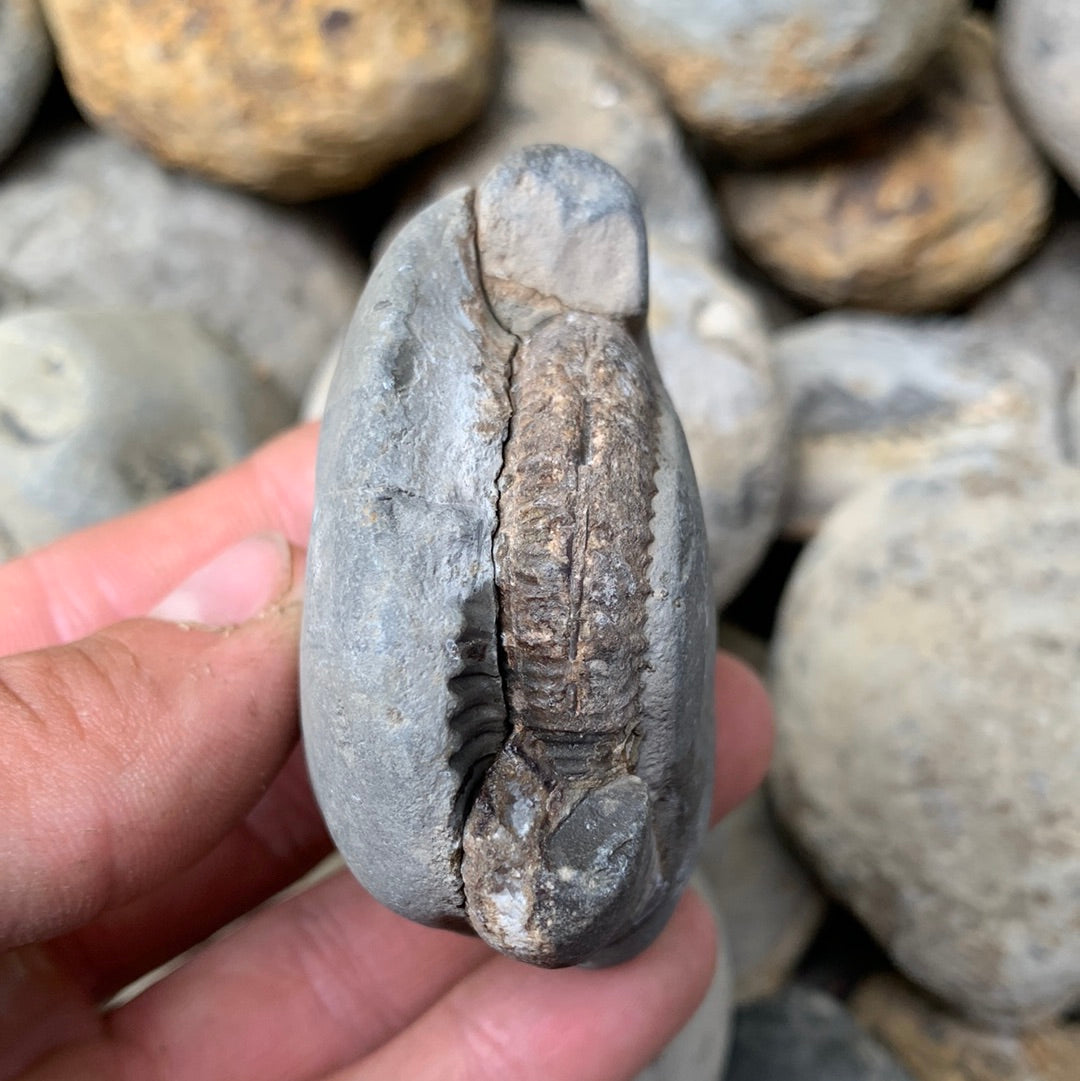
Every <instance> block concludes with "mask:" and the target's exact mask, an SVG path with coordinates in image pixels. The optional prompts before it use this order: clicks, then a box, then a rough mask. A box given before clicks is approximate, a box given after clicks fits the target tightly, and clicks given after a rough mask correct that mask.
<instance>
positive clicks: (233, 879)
mask: <svg viewBox="0 0 1080 1081" xmlns="http://www.w3.org/2000/svg"><path fill="white" fill-rule="evenodd" d="M330 851H331V842H330V837H329V835H328V834H327V832H326V826H325V825H324V824H323V820H322V815H321V814H320V812H319V809H318V807H317V806H316V804H315V797H314V795H313V794H312V792H311V786H310V784H309V782H308V778H307V770H306V768H305V763H304V756H303V752H302V750H301V749H300V748H299V747H297V748H295V749H294V750H293V752H292V754H291V755H290V757H289V760H288V762H287V763H286V764H285V768H284V769H283V770H282V771H281V773H280V774H278V776H277V777H276V778H275V779H274V782H273V784H272V785H271V786H270V789H269V791H268V792H267V793H266V795H265V796H263V798H262V799H261V800H259V802H258V803H257V804H256V805H255V807H254V808H253V809H252V811H251V813H250V814H248V815H247V816H246V817H245V818H244V819H243V821H241V822H240V823H239V824H238V825H236V826H235V827H234V828H233V829H232V830H230V831H229V833H228V834H227V835H226V836H225V837H224V838H223V839H222V840H221V841H220V842H219V843H218V844H217V845H216V846H215V847H214V848H213V849H212V850H211V851H210V852H208V853H207V854H206V855H205V856H203V858H202V859H200V860H199V861H198V862H197V863H195V864H194V865H192V866H191V867H189V868H186V869H185V870H183V871H181V873H180V874H178V875H176V876H174V877H173V878H171V879H169V880H168V881H167V882H165V883H163V884H162V885H161V886H159V887H158V888H157V889H154V890H151V891H150V893H148V894H146V895H144V896H142V897H139V898H137V899H136V900H134V901H131V902H129V903H128V904H126V905H122V906H121V907H120V908H118V909H113V910H110V911H107V912H104V913H102V915H101V916H100V917H98V919H96V920H94V921H93V922H92V923H90V924H88V925H87V926H85V927H80V928H78V929H77V930H76V931H74V932H72V933H71V934H69V935H66V936H64V937H63V938H61V939H57V940H54V941H53V942H50V943H49V950H50V952H51V954H52V956H53V957H54V958H55V959H56V960H57V961H58V962H59V963H60V964H61V965H62V966H63V967H64V969H65V970H66V971H67V972H68V973H70V974H71V976H72V977H73V978H75V979H76V981H77V982H78V984H79V986H80V987H81V988H83V989H84V991H85V992H86V994H87V995H89V997H90V999H91V1001H94V1002H102V1001H104V1000H106V999H108V998H109V997H111V996H112V995H113V994H115V992H116V991H118V990H120V988H122V987H125V986H126V985H127V984H129V983H130V982H131V981H132V980H135V979H137V978H138V977H139V976H141V975H143V974H144V973H146V972H149V971H151V970H152V969H154V968H156V967H157V966H158V965H160V964H163V963H164V962H166V961H168V960H170V959H171V958H173V957H177V956H178V955H180V954H181V953H183V952H184V951H185V950H187V949H189V948H190V947H191V946H194V945H195V944H197V943H199V942H202V941H203V940H204V939H206V938H208V937H209V936H210V935H212V934H213V933H214V932H215V931H217V930H218V929H219V928H221V927H224V926H225V924H227V923H229V922H230V921H232V920H234V919H236V918H237V917H238V916H241V915H243V914H244V913H245V912H248V911H250V910H251V909H253V908H255V907H256V906H257V905H259V904H261V903H262V902H263V901H265V900H267V898H269V897H272V896H273V895H274V894H275V893H277V892H278V891H280V890H282V889H284V888H285V887H286V886H289V885H291V884H292V883H293V882H295V881H296V880H297V879H298V878H299V877H300V876H301V875H303V874H304V873H306V872H307V871H309V870H310V869H311V868H312V867H314V866H315V864H316V863H318V861H319V860H321V859H322V858H323V857H324V856H325V855H327V854H328V853H329V852H330Z"/></svg>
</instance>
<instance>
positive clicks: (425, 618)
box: [301, 146, 713, 965]
mask: <svg viewBox="0 0 1080 1081" xmlns="http://www.w3.org/2000/svg"><path fill="white" fill-rule="evenodd" d="M646 293H647V282H646V260H645V231H644V225H643V222H642V219H641V216H640V210H639V208H638V204H637V201H636V199H635V198H634V195H633V192H632V190H631V189H630V187H629V186H628V185H627V184H626V182H625V181H623V180H622V178H621V177H619V175H618V174H617V173H616V172H615V171H614V170H612V169H611V168H610V167H609V166H606V165H604V164H603V163H602V162H600V161H599V160H598V159H596V158H594V157H592V156H591V155H589V154H586V153H584V152H582V151H574V150H567V149H566V148H563V147H552V146H547V147H536V148H530V149H527V150H525V151H521V152H519V153H518V154H516V155H513V156H511V157H510V158H509V159H507V161H506V162H504V164H503V165H501V166H500V167H499V168H498V169H496V170H495V171H494V172H493V173H492V174H491V175H490V176H489V177H488V178H487V179H486V180H485V181H484V182H483V184H481V185H480V186H479V188H478V189H476V191H475V193H473V192H471V191H469V190H467V189H466V190H459V191H457V192H456V193H454V194H451V195H449V196H447V197H446V198H444V199H443V200H441V201H440V202H438V203H436V204H435V205H434V206H432V207H430V208H429V209H428V210H426V211H425V212H423V213H422V214H421V215H419V216H418V217H417V218H416V219H414V221H413V222H412V223H411V224H410V225H409V226H407V227H406V228H405V229H404V230H403V231H402V232H401V233H400V234H399V236H398V237H397V238H396V239H395V241H394V242H393V244H392V245H391V246H390V248H389V249H388V251H387V252H386V254H385V256H384V257H383V259H382V260H381V261H380V263H379V266H378V267H377V268H376V270H375V272H374V273H373V275H372V279H371V282H370V283H369V285H368V288H367V289H366V290H365V292H364V295H363V298H362V299H361V302H360V305H359V307H358V309H357V313H356V316H355V317H354V320H353V323H352V326H351V328H350V331H349V333H348V335H347V338H346V341H345V344H344V347H343V350H342V357H341V360H340V362H339V364H338V368H337V372H336V374H335V376H334V381H333V385H332V387H331V391H330V400H329V403H328V407H327V411H326V417H325V420H324V423H323V434H322V442H321V445H320V451H319V467H318V480H317V497H316V498H317V510H316V515H315V522H314V526H313V531H312V547H311V552H310V557H309V564H308V574H309V577H308V590H307V598H308V599H307V603H306V605H305V628H304V635H303V650H302V660H301V680H302V694H303V716H304V727H305V737H306V743H307V750H308V756H309V763H310V767H311V772H312V776H313V779H314V783H315V788H316V792H317V794H318V796H319V799H320V803H321V805H322V807H323V810H324V813H325V815H326V817H327V821H328V823H329V825H330V829H331V832H332V833H333V834H334V836H335V839H336V841H337V842H338V845H339V847H340V848H341V850H342V852H343V853H344V855H345V858H346V860H347V861H348V862H349V864H350V866H351V867H352V868H353V869H354V871H355V872H356V873H357V874H358V876H359V877H360V878H361V880H362V881H363V882H364V884H365V885H366V886H367V887H368V888H369V889H370V890H371V892H372V893H373V894H374V895H375V896H376V897H378V898H379V899H380V900H382V901H383V902H384V903H386V904H387V905H389V906H390V907H392V908H394V909H396V910H397V911H399V912H402V913H403V914H405V915H408V916H410V917H411V918H413V919H417V920H420V921H422V922H426V923H431V924H436V925H442V926H456V927H466V926H470V925H471V926H472V927H473V928H474V929H475V930H476V931H477V932H478V933H479V934H480V935H481V936H482V937H483V938H485V939H486V940H487V941H488V942H490V943H491V944H492V945H494V946H495V947H496V948H498V949H501V950H503V951H504V952H507V953H509V954H511V955H513V956H516V957H519V958H521V959H524V960H528V961H532V962H535V963H538V964H544V965H565V964H572V963H576V962H580V961H583V960H585V959H590V960H592V961H594V962H598V963H599V962H604V961H612V960H617V959H621V958H622V957H625V956H629V955H630V954H632V953H634V952H636V951H637V950H639V949H641V948H642V947H643V946H644V945H645V944H647V942H649V941H651V939H652V938H653V937H654V936H655V935H656V934H657V933H658V932H659V930H660V928H661V927H662V926H663V923H664V922H665V921H666V919H667V917H668V915H669V914H670V912H671V910H672V908H673V907H674V904H675V901H676V899H677V897H678V895H679V893H680V891H681V889H682V887H683V886H684V885H685V883H686V881H687V879H688V877H689V874H690V870H691V867H692V865H693V861H694V858H695V856H696V851H697V847H698V844H699V842H700V838H701V835H702V831H703V829H704V824H705V820H706V816H707V811H708V804H709V799H710V792H709V785H710V776H709V774H710V763H711V761H712V752H711V749H710V748H711V741H712V738H713V736H712V719H711V709H712V703H711V679H712V663H711V662H712V650H713V641H712V626H711V621H712V605H711V603H710V601H709V598H708V586H707V577H706V576H707V564H706V555H705V541H704V524H703V522H702V519H701V510H700V505H699V503H698V500H697V496H696V491H695V487H694V480H693V474H692V470H691V467H690V463H689V457H688V454H687V451H686V445H685V442H684V440H683V437H682V433H681V431H680V430H679V426H678V422H677V420H676V419H675V415H674V412H673V411H672V409H671V407H670V403H669V402H668V401H667V398H666V395H665V393H664V391H663V387H662V385H661V383H660V380H659V376H658V374H657V372H656V370H655V367H654V366H653V365H652V364H651V362H650V360H649V359H648V349H647V344H646V343H645V342H644V340H643V339H638V338H637V337H636V336H635V335H637V334H638V333H640V330H641V327H642V325H643V323H644V317H645V304H646ZM639 340H640V342H641V344H640V345H639Z"/></svg>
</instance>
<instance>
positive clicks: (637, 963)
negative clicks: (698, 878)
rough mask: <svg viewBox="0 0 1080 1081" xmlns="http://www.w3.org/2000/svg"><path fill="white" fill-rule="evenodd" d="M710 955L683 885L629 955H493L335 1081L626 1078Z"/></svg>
mask: <svg viewBox="0 0 1080 1081" xmlns="http://www.w3.org/2000/svg"><path fill="white" fill-rule="evenodd" d="M715 958H716V937H715V928H714V926H713V922H712V916H711V915H710V913H709V911H708V908H707V906H706V905H705V903H704V902H703V901H702V900H701V899H700V897H698V896H697V895H696V894H695V893H694V892H693V891H692V890H691V891H688V893H687V895H686V896H685V897H684V898H683V900H682V901H681V902H680V904H679V907H678V908H677V909H676V911H675V914H674V916H673V917H672V919H671V922H670V923H669V924H668V926H667V927H666V928H665V930H664V932H663V934H661V936H660V937H659V938H658V939H657V941H656V942H655V943H653V945H652V946H650V947H649V948H648V949H647V950H646V951H645V952H644V953H642V954H639V955H638V956H637V957H635V958H634V959H633V960H632V961H628V962H627V963H625V964H622V965H617V966H615V967H613V968H607V969H600V970H592V971H590V970H586V969H561V970H559V971H554V972H551V971H544V970H542V969H536V968H530V967H528V966H527V965H522V964H520V963H518V962H516V961H510V960H508V959H507V958H504V957H500V958H496V959H494V960H492V961H489V962H488V963H487V964H485V965H483V966H482V967H481V968H479V969H477V970H476V971H475V972H473V973H472V974H471V975H469V976H467V977H466V978H465V979H463V980H461V981H460V982H459V983H458V984H456V985H455V986H454V987H453V989H452V990H451V991H449V992H448V993H447V994H446V995H445V996H444V997H443V998H441V999H440V1000H439V1001H438V1002H437V1003H436V1004H435V1005H434V1006H433V1007H432V1008H431V1009H430V1010H429V1011H427V1013H425V1014H424V1016H423V1017H421V1018H420V1019H419V1020H417V1021H416V1022H415V1023H414V1024H412V1025H411V1026H409V1027H408V1028H407V1029H405V1030H404V1031H403V1032H401V1033H400V1034H399V1035H397V1036H396V1037H394V1039H392V1040H390V1041H389V1042H388V1043H386V1044H385V1045H383V1046H382V1047H380V1048H379V1050H378V1051H376V1052H374V1053H373V1054H372V1055H370V1056H369V1057H368V1058H367V1059H365V1060H364V1061H362V1062H360V1063H358V1064H357V1065H356V1066H354V1067H351V1068H347V1069H345V1070H342V1071H341V1072H340V1073H339V1074H337V1075H335V1077H334V1081H368V1079H371V1081H375V1079H384V1078H388V1077H408V1078H410V1081H425V1079H427V1078H431V1079H432V1081H453V1079H461V1081H466V1079H468V1081H489V1079H490V1081H496V1079H498V1081H534V1079H535V1081H548V1079H549V1078H553V1077H557V1078H559V1079H560V1081H578V1079H580V1081H624V1079H629V1078H631V1077H633V1076H634V1075H635V1074H636V1073H637V1072H638V1071H639V1070H641V1069H643V1068H644V1067H645V1066H646V1065H648V1063H649V1062H651V1061H652V1060H653V1059H654V1058H655V1057H656V1056H657V1055H658V1054H659V1053H660V1051H661V1050H662V1049H663V1047H664V1046H665V1045H666V1044H667V1042H668V1041H669V1040H670V1039H671V1038H672V1037H673V1036H674V1035H675V1033H677V1032H678V1031H679V1029H680V1028H681V1027H682V1026H683V1025H684V1024H685V1023H686V1022H687V1021H688V1020H689V1019H690V1016H691V1014H692V1013H693V1012H694V1010H695V1009H696V1008H697V1006H698V1005H699V1003H700V1002H701V1000H702V999H703V998H704V996H705V992H706V990H707V989H708V986H709V981H710V979H711V977H712V970H713V967H714V965H715Z"/></svg>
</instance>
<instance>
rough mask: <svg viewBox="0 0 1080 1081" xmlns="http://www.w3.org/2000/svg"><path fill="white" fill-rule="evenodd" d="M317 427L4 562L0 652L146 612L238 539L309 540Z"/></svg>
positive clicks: (297, 431) (80, 632)
mask: <svg viewBox="0 0 1080 1081" xmlns="http://www.w3.org/2000/svg"><path fill="white" fill-rule="evenodd" d="M317 438H318V426H317V425H314V424H309V425H306V426H305V427H303V428H298V429H294V430H292V431H290V432H286V433H285V434H284V435H282V436H279V437H278V438H277V439H275V440H273V441H272V442H270V443H268V444H267V445H266V446H265V447H263V448H261V449H260V450H258V451H257V452H256V453H255V454H253V455H252V456H251V457H250V458H248V459H246V460H245V461H244V462H241V463H240V464H239V465H237V466H235V467H233V468H232V469H230V470H228V471H226V472H224V473H222V474H220V475H218V476H216V477H212V478H211V479H210V480H207V481H204V482H203V483H202V484H199V485H196V486H195V487H193V488H189V489H188V490H187V491H184V492H180V493H179V494H178V495H175V496H172V497H171V498H169V499H166V500H164V501H162V502H161V503H157V504H155V505H153V506H150V507H146V508H144V509H142V510H138V511H135V512H133V513H132V514H129V515H126V516H125V517H123V518H118V519H116V520H114V521H111V522H104V523H102V524H101V525H98V526H93V527H91V528H90V529H86V530H82V531H81V532H79V533H76V534H72V535H71V536H69V537H65V538H63V539H61V540H59V541H57V542H55V543H54V544H52V545H50V546H48V547H47V548H43V549H41V550H40V551H37V552H32V553H30V554H29V555H26V556H23V557H22V558H21V559H16V560H13V561H12V562H10V563H6V564H4V565H3V566H0V611H3V612H4V614H5V618H4V620H3V622H2V623H0V654H4V653H15V652H23V651H27V650H31V649H40V648H42V647H44V646H50V645H55V644H57V643H59V642H70V641H73V640H75V639H76V638H81V637H83V636H84V635H87V634H91V633H92V632H93V631H96V630H99V629H100V628H102V627H105V626H107V625H108V624H110V623H115V622H117V621H119V620H122V619H130V618H132V617H135V616H141V615H143V614H145V613H146V612H148V611H149V610H150V609H151V608H152V607H153V606H154V604H156V603H157V601H158V600H160V598H161V597H163V596H164V595H165V593H166V592H167V591H168V590H169V589H171V588H172V585H173V584H174V583H176V582H179V581H181V580H182V579H184V578H186V577H187V576H188V575H189V574H191V573H192V572H193V571H194V570H195V569H196V568H197V567H200V566H202V565H203V564H204V563H206V562H207V561H208V560H209V559H211V558H212V557H213V556H214V555H215V554H216V553H217V552H220V551H222V550H223V549H225V548H227V547H228V546H229V545H230V544H232V543H234V542H235V541H238V540H240V539H241V538H242V537H246V536H250V535H252V534H254V533H259V532H264V531H267V530H273V531H275V532H278V533H281V534H283V535H284V536H285V537H287V538H288V540H289V541H290V543H292V544H294V545H297V546H299V547H306V546H307V535H308V527H309V524H310V522H311V508H312V501H313V499H314V488H315V445H316V441H317Z"/></svg>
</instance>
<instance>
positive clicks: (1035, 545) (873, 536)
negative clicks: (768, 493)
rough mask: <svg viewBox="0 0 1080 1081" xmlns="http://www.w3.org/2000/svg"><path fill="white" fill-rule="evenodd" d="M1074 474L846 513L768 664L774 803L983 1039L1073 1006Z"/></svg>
mask: <svg viewBox="0 0 1080 1081" xmlns="http://www.w3.org/2000/svg"><path fill="white" fill-rule="evenodd" d="M1078 538H1080V471H1076V470H1074V469H1072V468H1069V467H1066V466H1058V467H1056V468H1049V469H1046V470H1045V471H1043V470H1041V469H1039V468H1034V467H1032V468H1027V469H1023V468H1020V467H1019V466H1015V467H1012V468H1005V467H1002V466H999V467H998V468H997V469H995V470H994V471H986V470H981V469H979V468H977V467H973V466H970V465H964V464H961V463H956V462H953V463H943V464H938V465H936V466H934V467H928V468H927V469H925V470H922V471H920V472H917V473H907V474H901V475H899V476H896V477H893V478H887V479H885V480H882V481H880V482H878V483H876V484H873V485H871V486H869V487H867V488H865V489H863V490H862V492H860V493H859V494H857V495H855V496H854V497H852V498H851V499H850V500H848V501H847V502H845V503H844V504H843V505H842V506H841V507H839V508H837V510H836V511H835V512H834V513H833V515H832V516H830V518H829V519H828V521H827V522H826V523H825V525H824V527H823V528H822V530H821V531H820V532H819V533H818V535H817V537H816V538H815V539H814V541H813V542H812V543H811V545H810V546H809V547H808V548H807V549H806V551H805V552H804V554H803V556H802V558H801V559H800V562H799V563H798V565H797V567H796V570H795V574H794V576H793V578H792V580H791V581H790V583H789V585H788V589H787V591H786V593H785V596H784V600H783V604H782V607H781V612H780V617H779V622H778V627H777V632H776V637H775V645H774V652H773V681H772V686H773V692H774V702H775V710H776V723H777V743H776V753H775V756H774V762H773V769H772V773H771V775H770V779H771V783H772V791H773V795H774V796H775V799H776V804H777V809H778V811H779V812H780V814H781V816H782V818H783V819H784V821H785V823H786V825H787V826H788V827H789V828H790V829H791V830H792V832H793V834H794V835H795V837H796V838H797V839H798V841H799V843H800V845H801V846H802V848H803V849H804V850H805V851H806V852H807V854H808V855H809V857H810V858H811V860H812V861H813V864H814V866H815V868H816V869H817V871H818V872H819V874H820V875H821V876H822V878H823V880H824V881H825V882H826V884H827V885H828V886H829V887H830V888H831V889H832V890H833V891H835V892H836V894H837V895H838V896H839V897H840V898H841V899H842V900H844V901H845V902H846V903H847V904H848V905H850V906H851V907H852V908H853V909H854V911H855V913H856V914H857V915H858V916H859V918H860V919H861V920H862V921H863V923H864V924H865V925H866V926H867V928H868V929H869V930H870V931H871V933H872V934H873V935H874V936H875V937H876V938H877V939H878V940H879V941H880V942H881V944H882V945H883V946H884V948H885V949H886V950H887V951H888V952H889V954H890V955H891V957H892V959H893V961H894V962H895V963H896V964H897V966H898V967H899V968H900V969H901V970H902V971H904V972H905V973H906V974H907V975H908V976H909V977H911V978H912V979H913V980H915V981H916V982H917V983H919V984H921V985H922V986H923V987H924V988H926V989H927V990H929V991H930V992H932V993H933V994H935V995H937V996H939V997H940V998H942V999H943V1000H945V1002H947V1003H948V1004H950V1005H951V1006H952V1007H953V1008H955V1009H958V1010H960V1011H962V1012H964V1013H966V1014H967V1015H968V1016H970V1017H971V1018H973V1019H974V1020H976V1021H978V1022H980V1023H982V1024H987V1025H991V1026H999V1027H1002V1028H1016V1027H1018V1026H1025V1025H1033V1024H1037V1023H1040V1022H1042V1021H1045V1020H1048V1019H1050V1018H1051V1017H1053V1016H1054V1015H1055V1014H1057V1013H1058V1012H1059V1011H1062V1010H1065V1009H1068V1008H1069V1007H1070V1006H1075V1005H1076V1004H1077V1003H1078V1002H1080V936H1078V935H1077V934H1076V927H1077V924H1078V921H1080V889H1078V885H1080V801H1078V800H1077V778H1078V777H1080V740H1078V739H1077V732H1078V730H1080V684H1078V681H1077V678H1076V675H1077V660H1076V659H1077V657H1078V656H1080V623H1078V621H1077V618H1076V613H1077V610H1078V605H1080V544H1078V543H1077V539H1078Z"/></svg>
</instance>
